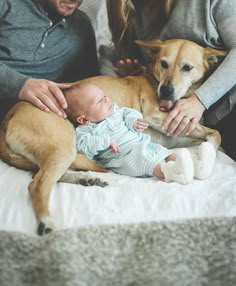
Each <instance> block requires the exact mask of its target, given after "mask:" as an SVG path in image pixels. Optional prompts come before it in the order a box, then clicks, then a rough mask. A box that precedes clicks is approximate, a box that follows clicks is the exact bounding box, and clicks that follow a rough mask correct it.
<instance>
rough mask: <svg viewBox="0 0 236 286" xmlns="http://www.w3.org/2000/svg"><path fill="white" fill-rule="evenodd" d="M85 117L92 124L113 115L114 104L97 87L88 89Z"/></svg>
mask: <svg viewBox="0 0 236 286" xmlns="http://www.w3.org/2000/svg"><path fill="white" fill-rule="evenodd" d="M87 89H88V90H87V95H86V99H85V101H86V102H85V116H86V118H87V119H89V120H90V121H91V122H99V121H102V120H104V119H105V118H107V117H109V116H111V115H112V114H113V104H112V102H111V100H110V99H109V98H107V97H106V95H105V94H104V92H103V90H102V89H100V88H99V87H97V86H89V87H88V88H87Z"/></svg>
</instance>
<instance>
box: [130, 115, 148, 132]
mask: <svg viewBox="0 0 236 286" xmlns="http://www.w3.org/2000/svg"><path fill="white" fill-rule="evenodd" d="M133 128H134V130H135V131H138V132H143V131H144V130H145V129H147V128H148V123H147V122H146V120H144V119H142V118H139V119H138V120H137V121H135V123H134V126H133Z"/></svg>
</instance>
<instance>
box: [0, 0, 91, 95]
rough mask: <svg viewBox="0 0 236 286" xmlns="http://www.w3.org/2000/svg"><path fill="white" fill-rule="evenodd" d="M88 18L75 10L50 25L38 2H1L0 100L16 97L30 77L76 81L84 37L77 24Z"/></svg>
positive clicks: (25, 0)
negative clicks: (82, 38) (70, 14)
mask: <svg viewBox="0 0 236 286" xmlns="http://www.w3.org/2000/svg"><path fill="white" fill-rule="evenodd" d="M87 18H88V17H87V15H85V14H84V13H83V12H82V11H79V10H76V11H75V13H74V14H73V15H72V16H71V17H68V18H66V19H63V18H62V19H61V20H59V21H58V22H57V23H53V22H52V21H51V20H50V19H49V18H48V16H47V13H46V11H45V10H44V8H43V6H42V5H41V4H40V1H37V0H20V1H16V0H0V97H17V96H18V94H19V91H20V89H21V87H22V86H23V84H24V82H25V80H26V79H28V78H31V77H33V78H42V79H48V80H52V81H55V82H62V81H64V82H65V81H74V80H78V79H79V78H80V77H81V74H79V68H78V67H79V66H80V70H81V64H82V62H81V61H82V60H83V59H81V58H80V54H81V49H83V47H82V46H83V43H82V42H81V33H83V34H82V37H84V38H85V37H86V35H85V34H86V31H83V32H82V30H83V27H81V23H80V21H81V19H82V20H83V21H84V20H85V19H87ZM87 20H88V19H87ZM88 21H89V20H88ZM87 37H89V36H87ZM83 57H84V54H83ZM83 65H84V76H86V65H85V63H83ZM80 72H81V71H80Z"/></svg>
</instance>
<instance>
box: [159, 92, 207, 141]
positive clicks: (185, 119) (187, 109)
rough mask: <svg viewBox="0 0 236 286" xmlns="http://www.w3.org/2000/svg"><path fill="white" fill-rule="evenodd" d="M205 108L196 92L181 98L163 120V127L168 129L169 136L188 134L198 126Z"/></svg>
mask: <svg viewBox="0 0 236 286" xmlns="http://www.w3.org/2000/svg"><path fill="white" fill-rule="evenodd" d="M205 109H206V108H205V106H204V105H203V104H202V103H201V101H200V100H199V99H198V97H197V96H196V95H195V94H193V95H192V96H190V97H189V98H186V99H180V100H179V101H177V103H176V104H175V107H174V109H173V110H172V111H171V112H170V113H169V115H168V116H167V117H166V119H165V120H164V121H163V124H162V129H163V130H166V135H167V136H169V135H174V136H179V135H181V134H185V135H187V136H188V135H190V134H191V133H192V132H193V130H194V129H195V128H196V126H197V124H198V122H199V120H200V119H201V117H202V114H203V112H204V110H205ZM183 131H184V132H183Z"/></svg>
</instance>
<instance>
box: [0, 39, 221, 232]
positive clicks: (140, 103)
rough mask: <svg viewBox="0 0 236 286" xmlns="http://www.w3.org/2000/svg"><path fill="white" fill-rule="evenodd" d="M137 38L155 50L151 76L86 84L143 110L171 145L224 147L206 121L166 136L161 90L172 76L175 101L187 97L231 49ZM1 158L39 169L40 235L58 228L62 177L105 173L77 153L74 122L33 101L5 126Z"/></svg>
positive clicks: (156, 135)
mask: <svg viewBox="0 0 236 286" xmlns="http://www.w3.org/2000/svg"><path fill="white" fill-rule="evenodd" d="M137 42H138V44H140V45H144V46H147V47H149V48H150V49H151V51H152V53H153V65H152V71H151V73H152V74H151V75H150V74H148V73H147V74H145V75H142V76H133V77H132V76H130V77H126V78H114V77H110V76H98V77H93V78H89V79H85V80H82V81H81V82H91V83H94V84H96V85H98V86H99V87H101V88H102V89H103V90H104V92H105V94H106V95H107V96H108V97H110V98H111V100H112V101H113V102H115V103H117V104H118V105H120V106H127V107H131V108H135V109H137V110H139V111H140V112H142V113H143V116H144V118H145V119H147V120H148V121H150V122H152V123H153V124H154V125H153V126H152V127H154V128H155V129H156V130H154V129H150V128H149V129H150V132H151V133H152V136H153V139H154V140H155V139H156V140H157V141H158V142H159V143H161V144H163V145H164V146H166V147H180V146H187V145H192V144H195V143H197V142H198V143H200V142H202V141H210V142H211V143H212V144H213V145H214V147H215V148H216V149H217V148H218V147H219V145H220V135H219V133H218V132H217V131H215V130H212V129H209V128H206V127H203V126H200V125H198V126H197V128H196V129H195V130H194V132H193V133H192V134H191V137H188V138H187V137H178V138H176V137H167V136H165V134H164V132H163V131H162V130H161V129H160V126H161V123H162V122H163V120H164V118H165V117H166V116H167V113H165V112H160V110H159V104H158V100H157V90H158V86H159V82H160V83H161V84H163V83H164V82H165V80H167V81H168V82H169V81H170V80H171V81H172V83H173V85H174V87H175V89H176V90H181V91H182V93H181V94H180V92H179V91H178V92H177V93H176V95H175V94H174V95H173V101H176V100H178V99H179V98H180V97H182V96H183V95H185V96H187V95H188V94H189V91H190V90H191V89H192V88H196V86H199V85H200V84H201V82H202V81H203V78H204V77H205V74H206V73H207V72H208V71H209V70H210V69H211V67H212V61H213V59H215V56H223V55H224V54H225V53H224V52H223V51H216V50H213V49H209V48H206V49H204V48H202V47H200V46H198V45H196V44H194V43H192V42H189V41H183V40H170V41H166V42H160V41H155V42H141V41H137ZM163 58H164V59H166V60H168V63H169V66H170V67H171V68H170V69H169V70H168V71H167V70H165V71H164V72H163V71H162V69H161V67H160V60H162V59H163ZM183 64H185V65H186V64H189V65H191V66H194V68H195V69H196V71H194V75H193V76H192V78H191V79H189V80H186V79H185V80H183V78H182V76H181V72H180V71H179V67H181V66H183ZM153 75H154V77H153ZM185 78H186V77H185ZM159 89H160V88H159ZM175 96H176V97H175ZM0 157H1V158H2V160H3V161H5V162H6V163H8V164H9V165H12V166H15V167H17V168H20V169H23V170H28V171H35V172H36V174H35V176H34V177H33V180H32V182H31V183H30V185H29V192H30V197H31V199H32V204H33V207H34V210H35V213H36V216H37V218H38V220H39V222H40V224H39V229H38V233H39V234H44V233H46V232H48V231H50V230H51V229H53V228H54V225H53V221H52V220H51V218H50V212H49V197H50V192H51V189H52V187H53V185H54V184H55V183H56V182H57V181H59V180H60V178H61V180H62V181H65V182H70V183H81V182H82V181H81V179H82V180H85V181H86V182H87V181H89V180H93V179H94V178H91V177H90V176H88V175H86V174H80V173H78V177H77V178H74V177H70V176H69V177H68V175H67V173H66V171H67V170H68V168H74V169H80V170H92V171H97V172H100V171H105V170H104V169H102V168H101V167H99V166H97V165H96V163H95V162H94V161H91V160H89V159H87V158H86V157H85V156H83V155H80V154H76V145H75V129H74V126H73V125H72V123H71V122H70V121H69V120H65V119H63V118H60V117H58V116H57V115H55V114H53V113H52V112H50V113H46V112H43V111H41V110H39V109H38V108H36V107H34V106H32V105H31V104H30V103H27V102H21V103H18V104H17V105H15V106H14V107H13V108H12V109H11V110H10V112H9V113H8V115H7V116H6V118H5V120H4V122H3V124H2V126H1V129H0ZM64 174H65V175H64ZM63 175H64V176H63ZM93 183H94V182H93ZM95 183H96V179H95ZM100 185H101V186H104V184H103V182H100Z"/></svg>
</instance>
